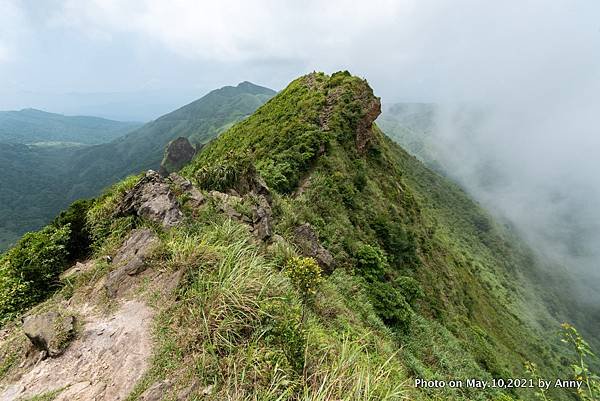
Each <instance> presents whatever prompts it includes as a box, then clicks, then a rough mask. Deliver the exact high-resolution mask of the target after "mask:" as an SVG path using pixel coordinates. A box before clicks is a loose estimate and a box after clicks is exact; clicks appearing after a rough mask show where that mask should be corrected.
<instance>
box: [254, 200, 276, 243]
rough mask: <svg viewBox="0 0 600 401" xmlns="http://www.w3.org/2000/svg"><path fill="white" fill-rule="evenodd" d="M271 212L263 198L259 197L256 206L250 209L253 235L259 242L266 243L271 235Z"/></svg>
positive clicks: (269, 206)
mask: <svg viewBox="0 0 600 401" xmlns="http://www.w3.org/2000/svg"><path fill="white" fill-rule="evenodd" d="M272 216H273V212H272V211H271V205H270V204H269V202H268V200H267V198H266V197H265V196H262V195H261V196H259V198H258V205H256V206H254V207H253V208H252V225H253V227H254V235H255V236H256V237H257V238H258V239H260V240H261V241H266V240H268V239H269V238H271V236H272V235H273V217H272Z"/></svg>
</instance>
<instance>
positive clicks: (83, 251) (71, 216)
mask: <svg viewBox="0 0 600 401" xmlns="http://www.w3.org/2000/svg"><path fill="white" fill-rule="evenodd" d="M92 204H93V201H92V200H87V199H81V200H77V201H75V202H73V203H72V204H71V205H70V206H69V207H68V208H67V210H64V211H62V212H61V213H60V214H59V215H58V217H57V218H56V219H54V221H53V222H52V225H53V226H54V227H56V228H60V227H63V226H66V225H67V224H68V225H69V227H70V229H71V231H70V234H69V240H68V241H67V244H66V249H67V252H68V254H69V259H70V260H71V261H72V260H77V259H80V258H83V257H85V256H87V255H88V254H89V252H90V244H91V239H90V232H89V229H88V227H87V224H86V222H87V212H88V210H89V209H90V207H91V206H92Z"/></svg>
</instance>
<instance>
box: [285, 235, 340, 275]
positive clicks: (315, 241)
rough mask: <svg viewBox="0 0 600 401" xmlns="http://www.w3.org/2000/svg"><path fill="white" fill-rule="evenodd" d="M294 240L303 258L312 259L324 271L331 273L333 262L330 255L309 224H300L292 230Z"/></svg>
mask: <svg viewBox="0 0 600 401" xmlns="http://www.w3.org/2000/svg"><path fill="white" fill-rule="evenodd" d="M294 239H295V242H296V244H297V245H298V246H299V247H300V251H301V252H302V254H303V255H304V256H307V257H311V258H314V259H315V260H316V261H317V263H318V264H319V266H321V268H322V269H323V270H325V271H331V269H332V268H333V266H334V260H333V256H332V255H331V253H330V252H329V251H328V250H327V249H325V248H324V247H323V245H321V243H320V242H319V237H318V236H317V233H316V232H315V230H314V229H313V228H312V227H311V226H310V224H307V223H305V224H302V225H301V226H299V227H296V228H295V229H294Z"/></svg>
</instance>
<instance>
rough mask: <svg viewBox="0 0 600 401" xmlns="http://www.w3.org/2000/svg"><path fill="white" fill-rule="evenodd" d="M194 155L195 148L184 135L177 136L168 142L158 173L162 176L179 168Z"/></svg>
mask: <svg viewBox="0 0 600 401" xmlns="http://www.w3.org/2000/svg"><path fill="white" fill-rule="evenodd" d="M195 155H196V149H195V148H194V147H193V146H192V144H191V143H190V141H189V140H188V139H187V138H185V137H179V138H177V139H174V140H172V141H171V142H169V144H168V145H167V147H166V149H165V155H164V157H163V159H162V162H161V163H160V170H159V171H160V175H162V176H163V177H165V176H167V175H169V174H170V173H174V172H176V171H179V170H181V168H182V167H183V166H185V165H186V164H188V163H189V162H190V161H191V160H192V159H193V158H194V156H195Z"/></svg>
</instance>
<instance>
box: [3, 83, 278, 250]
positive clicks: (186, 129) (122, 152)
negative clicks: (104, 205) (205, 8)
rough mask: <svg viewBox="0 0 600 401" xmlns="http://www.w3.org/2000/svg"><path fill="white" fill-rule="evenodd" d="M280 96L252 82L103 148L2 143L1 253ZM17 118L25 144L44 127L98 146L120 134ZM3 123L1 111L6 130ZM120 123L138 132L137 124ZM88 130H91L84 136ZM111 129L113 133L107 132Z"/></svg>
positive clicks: (53, 119)
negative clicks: (72, 207)
mask: <svg viewBox="0 0 600 401" xmlns="http://www.w3.org/2000/svg"><path fill="white" fill-rule="evenodd" d="M274 93H275V92H274V91H272V90H270V89H267V88H263V87H260V86H257V85H254V84H251V83H249V82H243V83H241V84H239V85H237V86H236V87H231V86H227V87H224V88H221V89H218V90H215V91H212V92H210V93H209V94H207V95H206V96H204V97H202V98H200V99H199V100H196V101H195V102H192V103H190V104H189V105H187V106H184V107H182V108H180V109H178V110H175V111H174V112H172V113H169V114H167V115H164V116H162V117H160V118H158V119H157V120H155V121H152V122H150V123H148V124H146V125H144V126H143V127H141V128H139V129H137V130H134V131H133V132H131V133H129V134H127V135H125V136H122V137H120V138H118V139H116V140H113V141H111V142H108V143H103V144H100V145H95V146H85V147H84V146H78V147H77V146H74V145H73V144H71V145H69V146H67V145H68V144H66V143H63V144H62V146H59V145H55V146H47V145H48V144H46V145H45V146H41V145H40V146H30V147H29V148H27V149H26V148H25V146H18V145H5V144H0V168H1V169H2V170H3V171H4V172H5V173H4V174H3V176H2V177H0V188H2V192H3V194H2V195H0V197H2V199H3V202H2V203H0V251H2V250H4V249H6V248H7V247H8V246H10V245H11V244H12V243H14V240H15V239H16V238H18V237H19V236H21V235H23V233H25V232H26V231H30V230H36V229H39V228H40V227H42V226H43V225H44V224H47V223H48V222H49V221H50V220H51V219H52V217H54V216H55V215H56V214H57V213H58V212H59V211H60V210H61V209H63V208H65V207H66V206H67V205H68V204H69V203H71V202H73V201H74V200H75V199H79V198H86V197H92V196H97V195H98V194H99V193H100V192H101V191H102V190H103V189H104V188H106V187H107V186H109V185H111V184H113V183H115V182H117V181H118V180H120V179H122V178H123V177H125V176H127V175H129V174H137V173H139V172H141V171H143V170H147V169H155V170H158V166H159V164H160V161H161V159H162V155H163V152H164V149H165V146H166V145H167V144H168V143H169V141H171V140H172V139H175V138H177V137H180V136H185V137H189V138H190V140H191V141H192V142H193V143H196V144H199V143H203V142H207V141H209V140H211V139H212V138H214V137H215V136H216V135H217V134H218V133H219V132H221V131H222V130H223V129H226V128H227V127H228V126H229V125H231V124H233V123H234V122H236V121H239V120H240V119H242V118H244V117H246V116H248V115H249V114H251V113H252V112H253V111H254V110H256V108H258V107H259V106H260V105H262V104H263V103H264V102H265V101H266V100H267V99H268V98H270V97H271V96H273V94H274ZM6 116H9V117H10V118H9V117H6ZM17 117H18V121H21V122H22V121H25V122H27V123H28V124H29V125H25V126H21V130H20V131H18V132H19V133H20V134H19V135H14V138H17V137H18V138H21V139H20V140H24V138H27V139H28V140H31V141H34V140H38V139H39V138H38V137H36V136H34V135H33V134H31V133H36V132H38V131H36V130H37V129H38V128H39V127H41V126H43V127H46V129H47V131H44V132H50V134H48V135H50V136H46V137H44V138H45V139H44V141H46V142H47V141H52V140H72V141H76V142H77V141H78V142H83V143H97V142H95V141H97V140H99V139H101V138H112V137H113V136H114V134H115V133H116V132H117V130H116V129H115V128H111V127H110V124H112V123H113V122H110V121H109V120H103V119H94V118H88V117H64V116H59V115H54V114H49V113H43V112H40V111H37V110H24V111H21V112H7V113H5V117H4V118H5V123H6V127H8V126H9V125H10V124H13V123H15V121H17ZM2 118H3V117H2V115H1V113H0V130H1V129H2V128H1V127H2ZM8 122H10V124H8ZM15 124H16V123H15ZM69 124H75V125H69ZM86 124H87V125H86ZM94 124H95V125H94ZM114 124H115V125H116V126H119V125H118V124H121V125H125V126H131V124H129V123H117V122H114ZM82 127H83V128H85V129H87V131H85V130H83V131H77V130H78V129H81V128H82ZM25 128H26V129H25ZM105 128H107V129H108V131H107V132H104V131H102V129H105ZM40 129H41V128H40ZM61 129H62V131H61ZM92 129H94V130H95V131H92ZM111 130H112V131H111ZM29 131H31V132H29ZM12 132H17V131H12ZM91 132H93V133H94V137H93V138H91V137H85V138H83V137H79V136H77V135H79V134H81V133H84V134H85V135H88V133H90V134H89V135H91ZM77 133H79V134H77ZM59 134H60V135H59ZM89 135H88V136H89ZM92 140H93V142H90V141H92ZM86 141H87V142H86Z"/></svg>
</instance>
